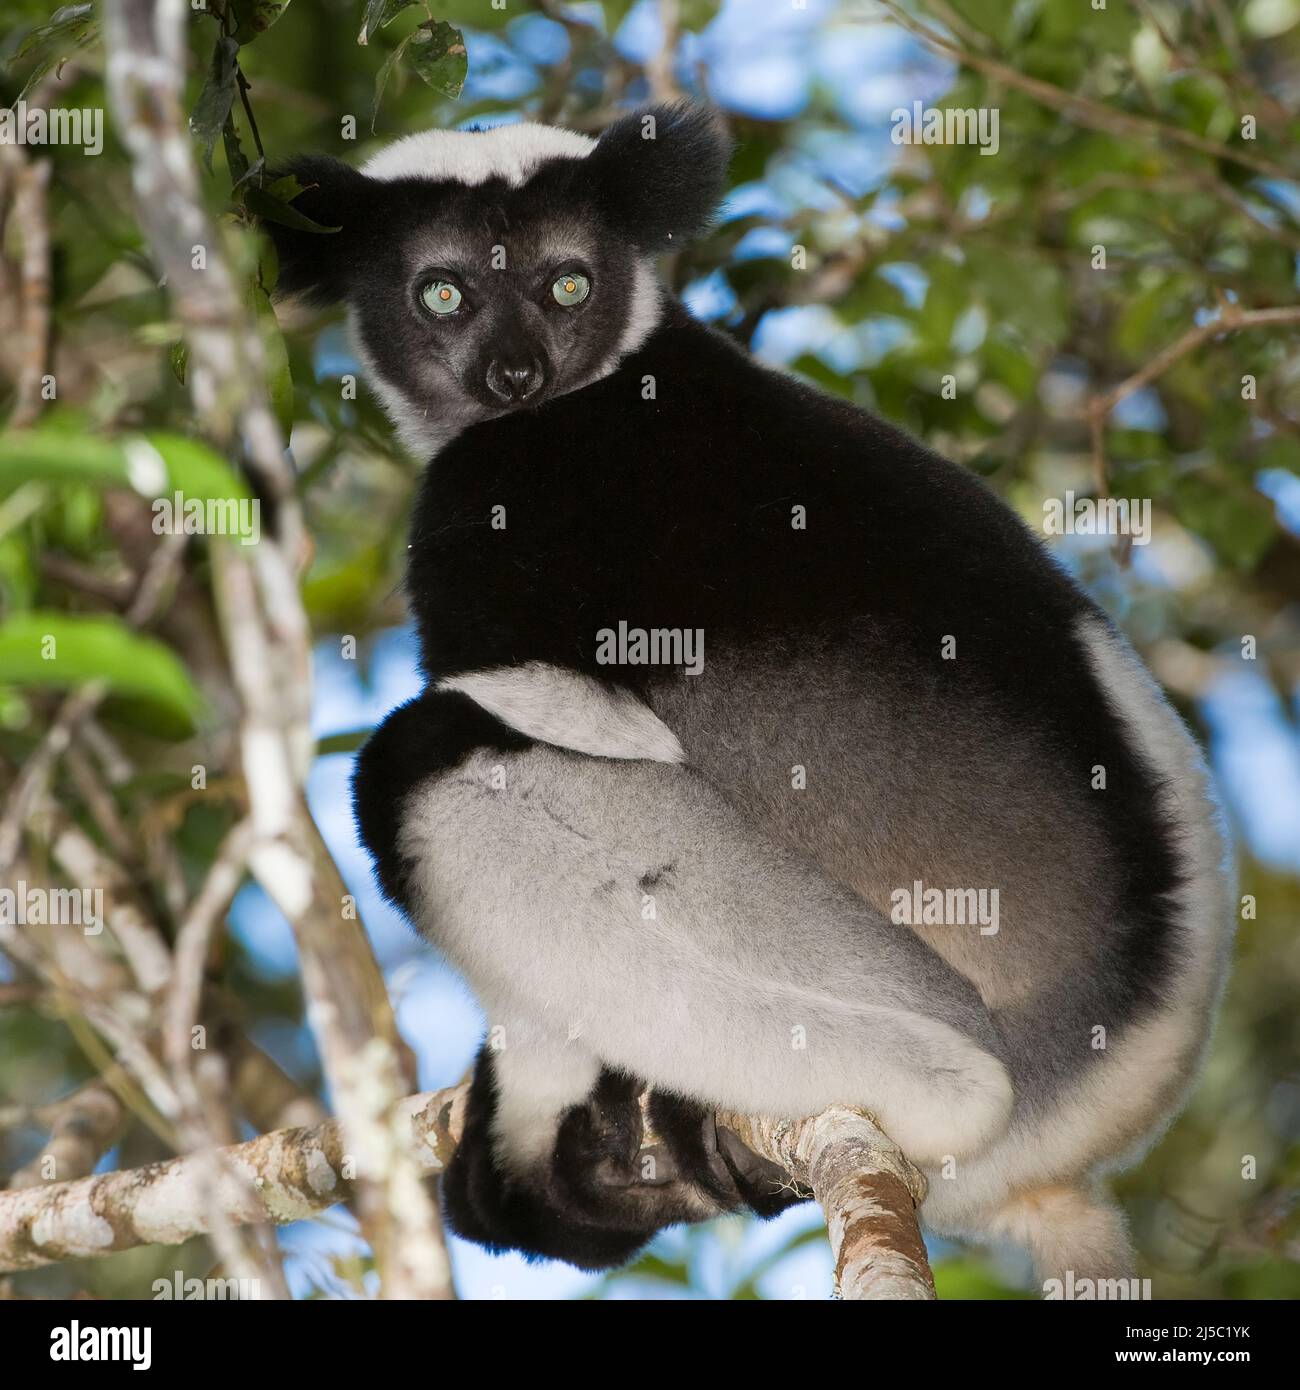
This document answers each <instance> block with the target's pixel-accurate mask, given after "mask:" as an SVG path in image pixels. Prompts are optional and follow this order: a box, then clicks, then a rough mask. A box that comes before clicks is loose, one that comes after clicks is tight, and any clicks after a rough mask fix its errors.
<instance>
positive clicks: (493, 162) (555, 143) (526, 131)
mask: <svg viewBox="0 0 1300 1390" xmlns="http://www.w3.org/2000/svg"><path fill="white" fill-rule="evenodd" d="M595 147H596V142H595V140H593V139H592V138H591V136H589V135H579V134H578V133H577V132H576V131H573V130H561V129H560V128H559V127H558V126H549V125H529V124H519V125H501V126H494V127H493V128H492V129H491V130H422V131H420V132H419V133H418V134H416V135H407V136H404V137H403V138H402V139H401V140H397V141H395V142H394V143H393V144H391V145H389V146H388V147H387V148H386V149H383V150H380V152H379V153H378V154H377V155H374V156H372V157H371V158H370V159H369V160H367V161H366V163H365V164H364V165H363V166H362V169H361V172H362V173H363V174H365V175H367V176H368V177H369V178H372V179H382V180H384V181H385V182H388V181H390V180H393V179H434V180H441V179H452V180H455V182H457V183H465V184H470V185H474V184H480V183H486V182H487V181H488V180H489V179H505V181H506V182H507V183H509V184H512V185H514V186H515V187H518V185H519V184H521V183H524V182H526V181H527V180H528V179H529V178H531V177H532V175H533V174H535V173H536V172H537V169H538V166H539V165H541V164H544V163H545V162H546V161H547V160H548V159H566V158H567V159H584V158H586V156H587V155H589V154H590V153H591V152H592V150H593V149H595Z"/></svg>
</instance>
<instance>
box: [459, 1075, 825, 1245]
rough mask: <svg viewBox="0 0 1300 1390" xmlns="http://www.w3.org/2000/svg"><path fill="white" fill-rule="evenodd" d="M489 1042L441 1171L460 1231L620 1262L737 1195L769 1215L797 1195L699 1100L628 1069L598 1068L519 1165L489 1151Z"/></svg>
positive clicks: (736, 1201) (492, 1142)
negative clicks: (654, 1087) (538, 1155)
mask: <svg viewBox="0 0 1300 1390" xmlns="http://www.w3.org/2000/svg"><path fill="white" fill-rule="evenodd" d="M495 1087H496V1080H495V1076H494V1067H493V1063H492V1054H491V1053H490V1052H488V1051H486V1050H485V1051H484V1052H483V1053H481V1054H480V1057H479V1062H478V1067H477V1069H476V1071H475V1074H474V1081H473V1084H472V1086H471V1088H470V1096H469V1103H468V1106H467V1110H466V1121H465V1130H464V1135H463V1137H462V1139H461V1142H460V1145H459V1147H458V1149H457V1151H456V1155H455V1157H454V1158H453V1160H452V1162H451V1165H450V1166H449V1168H448V1170H447V1173H446V1176H445V1178H444V1180H443V1193H444V1199H445V1202H446V1207H447V1215H448V1218H449V1220H450V1223H451V1225H452V1227H453V1229H454V1230H456V1231H457V1232H458V1233H459V1234H461V1235H462V1236H465V1237H467V1238H469V1239H471V1240H476V1241H479V1242H480V1243H482V1244H486V1245H491V1246H495V1247H498V1248H501V1249H518V1250H523V1251H524V1252H526V1253H528V1254H531V1255H539V1256H546V1257H549V1258H552V1259H561V1260H567V1261H568V1262H569V1263H571V1264H576V1265H579V1266H581V1267H584V1268H607V1267H609V1266H611V1265H617V1264H622V1263H624V1262H626V1261H627V1260H628V1259H629V1258H630V1257H631V1256H632V1255H633V1254H634V1253H635V1252H636V1251H637V1249H639V1248H640V1247H641V1246H642V1245H644V1244H645V1243H646V1242H647V1241H648V1240H649V1239H650V1238H651V1237H652V1236H653V1235H654V1234H655V1233H656V1232H657V1231H659V1230H661V1229H662V1228H663V1227H665V1226H670V1225H674V1224H676V1223H677V1222H680V1221H701V1220H705V1219H707V1218H709V1217H711V1216H716V1215H719V1214H721V1213H723V1212H728V1211H737V1210H743V1209H745V1208H746V1207H748V1208H750V1209H752V1210H753V1211H755V1212H757V1213H758V1214H760V1215H763V1216H771V1215H775V1213H776V1212H778V1211H781V1210H783V1209H784V1208H785V1207H786V1206H789V1205H790V1204H791V1203H792V1202H795V1201H799V1200H802V1198H801V1196H800V1195H799V1194H798V1193H796V1192H795V1191H793V1190H792V1189H791V1185H790V1183H789V1180H788V1179H787V1178H786V1175H785V1174H784V1173H783V1172H782V1171H781V1170H780V1169H779V1168H777V1167H776V1165H775V1164H771V1163H768V1162H767V1160H765V1159H762V1158H759V1157H758V1156H757V1155H756V1154H753V1153H751V1152H750V1150H748V1149H747V1148H745V1146H744V1145H743V1144H741V1143H740V1141H739V1140H738V1139H736V1138H735V1136H734V1135H732V1134H730V1133H729V1132H727V1131H725V1130H721V1131H720V1130H718V1129H717V1127H716V1125H715V1123H714V1118H713V1113H712V1111H711V1110H708V1109H706V1108H705V1107H704V1106H701V1105H699V1104H697V1103H695V1102H693V1101H687V1100H683V1099H682V1098H681V1097H679V1096H673V1095H670V1094H668V1093H667V1092H663V1091H654V1092H651V1093H650V1095H649V1096H648V1097H646V1096H644V1094H643V1092H644V1087H643V1086H642V1084H641V1083H640V1082H639V1081H638V1080H637V1079H636V1078H635V1077H632V1076H628V1075H627V1074H626V1073H623V1072H618V1071H614V1070H612V1069H610V1068H605V1069H604V1070H602V1072H601V1074H600V1076H599V1078H598V1080H597V1082H596V1085H595V1086H594V1087H593V1089H592V1091H591V1094H590V1095H589V1096H588V1097H587V1099H586V1100H585V1101H583V1102H582V1103H581V1104H580V1105H575V1106H571V1107H570V1108H569V1109H568V1110H566V1111H565V1112H564V1113H563V1115H562V1116H561V1117H560V1119H559V1123H558V1126H557V1128H556V1133H555V1141H554V1145H553V1146H552V1149H551V1151H550V1153H549V1155H548V1156H547V1160H546V1161H545V1162H536V1163H533V1164H531V1165H527V1166H525V1167H523V1168H522V1169H521V1168H520V1167H519V1166H518V1165H517V1164H516V1165H511V1163H510V1162H509V1157H508V1155H503V1154H501V1153H499V1152H498V1151H497V1150H498V1146H499V1140H498V1139H497V1137H496V1136H495V1135H494V1132H493V1117H494V1115H495V1113H496V1106H497V1095H496V1089H495Z"/></svg>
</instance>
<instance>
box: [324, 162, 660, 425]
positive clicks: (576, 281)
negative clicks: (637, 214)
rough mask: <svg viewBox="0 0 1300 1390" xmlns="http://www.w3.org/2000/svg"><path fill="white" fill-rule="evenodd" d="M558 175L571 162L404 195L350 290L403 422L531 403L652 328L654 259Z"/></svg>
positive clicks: (359, 327)
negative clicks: (516, 181)
mask: <svg viewBox="0 0 1300 1390" xmlns="http://www.w3.org/2000/svg"><path fill="white" fill-rule="evenodd" d="M464 138H465V139H473V138H475V137H474V136H470V135H467V136H465V137H464ZM557 173H558V174H568V173H569V171H567V170H552V171H550V172H547V171H543V172H540V173H538V174H537V175H535V176H534V177H533V178H532V179H530V180H529V181H528V182H526V183H524V184H522V185H520V186H519V187H517V188H512V187H510V186H509V185H508V184H506V183H505V182H504V181H503V180H501V179H492V180H489V181H488V182H485V183H483V184H480V185H476V186H471V187H467V186H466V185H464V184H457V183H440V184H434V185H431V186H430V187H429V188H427V189H425V188H418V187H417V188H409V189H406V190H404V191H403V196H402V198H401V200H400V208H397V209H393V210H392V213H391V214H390V220H389V221H388V224H387V225H388V235H387V237H386V238H385V241H384V244H383V246H382V248H381V249H380V251H379V253H378V254H377V255H376V256H375V257H374V259H373V260H372V261H371V262H370V263H369V264H367V265H366V266H365V267H364V269H363V270H362V271H361V273H360V274H359V275H358V276H357V279H356V281H355V282H354V284H353V286H352V287H350V289H349V291H348V293H347V296H346V298H347V302H348V306H349V310H350V313H351V320H352V324H353V329H354V335H355V337H356V338H357V340H358V346H359V348H360V350H361V352H362V354H363V356H364V358H365V359H366V362H367V365H368V366H369V367H370V368H371V369H372V371H373V372H374V373H375V374H376V375H377V376H378V377H379V378H381V379H382V382H383V387H384V391H385V395H386V398H387V399H388V401H389V404H390V409H391V410H392V411H393V414H394V415H395V417H396V418H398V419H399V421H404V422H405V421H409V420H410V419H413V418H416V417H420V418H422V417H424V415H425V413H426V411H427V412H428V413H429V415H430V417H431V418H435V419H437V420H439V421H441V422H443V423H447V424H463V423H472V422H473V421H475V420H480V419H486V418H491V417H492V416H494V415H499V414H501V413H502V412H504V411H508V410H519V409H530V408H532V407H534V406H537V405H540V404H541V403H542V402H543V401H545V400H547V399H548V398H549V397H551V396H556V395H560V394H562V393H564V392H566V391H572V390H575V389H577V388H578V387H580V386H584V385H586V384H587V383H588V382H590V381H592V380H594V379H595V378H597V377H599V376H601V375H603V374H604V372H605V371H607V370H609V369H611V368H612V367H613V365H614V364H615V363H616V362H617V360H618V357H619V356H621V355H622V352H624V351H626V350H627V349H628V348H629V347H632V346H635V345H636V343H637V342H639V341H640V340H641V339H642V338H644V336H645V335H646V333H647V332H648V331H649V330H650V328H652V327H653V325H654V322H655V320H656V318H657V316H658V309H659V291H658V288H657V286H656V283H655V280H654V276H653V273H652V271H651V268H650V265H649V260H648V258H647V257H645V256H643V255H641V254H640V253H638V251H637V250H636V248H635V247H633V246H630V245H628V244H627V243H625V242H622V241H619V240H617V239H615V238H614V237H612V236H611V235H609V233H608V232H607V231H606V230H605V229H604V228H603V227H602V226H601V224H600V221H599V219H598V217H597V216H596V215H595V214H594V212H593V210H592V209H590V208H588V207H584V206H583V204H582V201H581V200H580V199H578V198H575V197H574V196H573V190H572V189H571V187H569V186H568V185H569V179H568V178H557V177H556V174H557ZM557 185H558V186H557Z"/></svg>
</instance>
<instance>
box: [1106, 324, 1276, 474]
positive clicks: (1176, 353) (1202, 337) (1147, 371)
mask: <svg viewBox="0 0 1300 1390" xmlns="http://www.w3.org/2000/svg"><path fill="white" fill-rule="evenodd" d="M1291 323H1297V324H1300V306H1294V305H1293V306H1288V307H1284V308H1271V309H1242V308H1241V307H1240V306H1239V305H1237V304H1234V303H1233V302H1232V301H1231V300H1225V301H1224V302H1223V303H1221V304H1220V306H1219V313H1218V315H1217V317H1215V318H1213V319H1211V320H1209V321H1208V322H1207V323H1202V324H1198V325H1197V326H1196V327H1194V328H1189V329H1188V330H1187V332H1186V333H1184V334H1183V335H1182V337H1180V338H1178V339H1177V340H1176V341H1174V342H1172V343H1170V344H1169V346H1168V347H1166V348H1163V349H1162V350H1161V351H1160V352H1158V353H1156V355H1155V356H1154V357H1153V358H1151V360H1150V361H1149V362H1147V363H1146V365H1145V366H1143V367H1140V368H1139V369H1138V370H1137V371H1136V372H1134V373H1133V374H1132V376H1128V377H1125V379H1124V380H1123V381H1121V382H1119V383H1118V384H1117V385H1115V386H1112V387H1110V388H1109V390H1106V391H1103V392H1102V393H1100V394H1099V395H1095V396H1093V397H1092V399H1091V400H1089V402H1088V404H1087V406H1086V413H1087V419H1088V432H1089V436H1090V439H1091V446H1092V471H1093V478H1094V481H1095V482H1096V484H1097V491H1098V495H1099V496H1103V497H1104V496H1105V495H1106V492H1107V488H1108V480H1107V475H1108V469H1107V467H1106V453H1105V429H1106V417H1107V416H1108V415H1109V414H1110V412H1111V411H1112V410H1114V409H1115V407H1116V406H1117V405H1118V404H1119V403H1120V401H1122V400H1124V399H1125V397H1127V396H1131V395H1132V394H1133V392H1134V391H1140V390H1141V389H1142V388H1143V387H1144V386H1149V385H1150V384H1151V383H1152V382H1153V381H1155V380H1157V379H1158V378H1159V377H1162V376H1164V374H1165V373H1166V372H1167V371H1168V370H1169V369H1170V368H1171V367H1172V366H1173V365H1174V364H1175V363H1176V362H1179V361H1181V360H1182V359H1183V358H1184V357H1186V356H1187V355H1188V354H1189V353H1192V352H1195V351H1196V349H1197V348H1198V347H1200V346H1201V344H1202V343H1208V342H1209V341H1210V340H1211V339H1212V338H1217V337H1219V336H1220V335H1221V334H1224V333H1235V332H1237V331H1238V330H1240V329H1243V328H1267V327H1274V326H1278V327H1280V326H1281V325H1283V324H1291Z"/></svg>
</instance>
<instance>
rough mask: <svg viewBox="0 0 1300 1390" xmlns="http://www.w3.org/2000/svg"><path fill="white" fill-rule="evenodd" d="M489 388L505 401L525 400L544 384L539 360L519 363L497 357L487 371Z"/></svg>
mask: <svg viewBox="0 0 1300 1390" xmlns="http://www.w3.org/2000/svg"><path fill="white" fill-rule="evenodd" d="M487 384H488V389H489V390H490V391H491V392H492V394H493V395H494V396H500V398H501V399H502V400H503V401H525V400H527V399H528V397H529V396H531V395H532V394H533V392H534V391H536V390H537V388H538V387H539V386H540V385H541V384H542V369H541V365H540V364H539V363H538V362H530V363H528V364H527V365H523V366H521V365H519V364H518V363H514V362H503V361H502V360H501V359H500V358H497V359H496V360H495V361H494V362H493V363H492V365H491V366H490V367H489V368H488V371H487Z"/></svg>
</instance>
